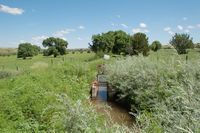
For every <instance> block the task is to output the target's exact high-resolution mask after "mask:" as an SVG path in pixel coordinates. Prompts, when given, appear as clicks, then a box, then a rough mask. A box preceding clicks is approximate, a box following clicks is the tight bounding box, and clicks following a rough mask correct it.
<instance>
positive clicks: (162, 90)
mask: <svg viewBox="0 0 200 133" xmlns="http://www.w3.org/2000/svg"><path fill="white" fill-rule="evenodd" d="M106 68H107V78H108V81H109V83H110V84H111V85H112V86H113V88H115V90H116V94H117V99H116V100H117V101H119V102H123V103H126V104H128V106H129V107H130V108H131V110H132V112H133V113H136V116H137V117H136V118H137V120H138V121H139V123H140V124H141V126H142V130H144V131H145V132H150V131H152V130H154V131H161V132H182V131H183V130H187V131H191V132H199V131H200V123H199V122H198V121H199V120H200V118H199V117H198V116H200V102H199V97H200V91H199V88H200V78H199V74H200V64H195V65H187V64H185V63H181V61H179V60H177V61H176V62H170V63H169V62H168V63H165V62H164V61H161V62H152V60H150V58H143V57H139V58H137V57H132V58H127V59H126V60H120V61H117V62H116V63H114V64H111V65H107V67H106Z"/></svg>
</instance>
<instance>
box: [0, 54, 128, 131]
mask: <svg viewBox="0 0 200 133" xmlns="http://www.w3.org/2000/svg"><path fill="white" fill-rule="evenodd" d="M68 56H69V58H68V60H67V59H66V60H67V61H63V60H62V59H60V60H58V58H56V59H54V63H53V64H51V63H47V62H44V60H45V61H46V60H47V58H45V57H43V58H45V59H43V58H42V59H43V62H42V61H41V57H37V58H38V59H36V60H35V58H33V60H26V62H25V61H23V63H28V64H27V66H26V70H25V71H22V72H21V71H20V75H17V76H13V75H11V76H9V77H7V73H5V72H2V74H1V75H2V77H4V79H1V80H0V101H1V103H0V132H2V133H4V132H5V133H10V132H11V133H12V132H26V133H32V132H49V133H54V132H69V133H70V132H72V133H74V132H76V133H78V132H130V129H128V128H126V127H123V126H119V125H114V124H111V125H108V123H107V121H106V120H105V118H104V117H103V116H100V115H99V114H97V113H96V111H95V110H94V108H93V107H91V105H90V104H89V102H88V101H89V99H88V98H89V83H90V81H91V80H92V79H93V78H94V76H95V72H96V70H95V68H96V65H97V64H98V63H100V62H101V60H93V61H87V62H85V60H86V59H88V58H85V57H84V56H83V55H82V54H81V56H78V55H76V56H77V58H78V59H77V58H75V57H74V56H73V58H72V57H71V56H70V55H68ZM85 56H87V57H91V55H90V56H88V54H85ZM6 58H7V57H6ZM39 60H40V61H39ZM16 61H17V62H19V61H20V62H21V61H22V60H16ZM32 61H35V62H34V63H33V62H32ZM8 64H9V63H8ZM31 64H33V65H32V66H30V65H31ZM22 65H24V64H22ZM28 67H29V68H28ZM6 77H7V78H6Z"/></svg>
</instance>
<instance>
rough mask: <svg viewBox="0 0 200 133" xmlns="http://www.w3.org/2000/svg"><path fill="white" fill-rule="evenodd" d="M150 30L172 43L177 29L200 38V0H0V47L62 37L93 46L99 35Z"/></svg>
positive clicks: (74, 45) (72, 43)
mask: <svg viewBox="0 0 200 133" xmlns="http://www.w3.org/2000/svg"><path fill="white" fill-rule="evenodd" d="M109 30H113V31H114V30H124V31H126V32H127V33H129V34H131V35H133V34H134V33H137V32H143V33H146V34H147V36H148V37H149V43H151V42H152V41H154V40H159V41H160V42H161V43H162V44H168V43H169V40H170V39H171V38H172V36H173V35H174V34H175V33H188V34H190V35H191V37H193V40H194V42H200V0H0V47H6V48H7V47H18V45H19V43H24V42H30V43H33V44H36V45H39V46H42V40H44V39H46V38H48V37H59V38H62V39H65V40H67V41H68V43H69V45H68V47H69V48H88V43H90V42H91V37H92V35H94V34H99V33H102V32H107V31H109Z"/></svg>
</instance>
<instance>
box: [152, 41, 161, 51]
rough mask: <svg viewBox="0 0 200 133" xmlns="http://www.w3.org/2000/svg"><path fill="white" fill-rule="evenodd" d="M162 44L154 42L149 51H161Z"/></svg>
mask: <svg viewBox="0 0 200 133" xmlns="http://www.w3.org/2000/svg"><path fill="white" fill-rule="evenodd" d="M161 47H162V44H161V43H160V42H159V41H154V42H152V44H151V46H150V49H151V50H153V51H154V52H156V51H158V50H159V49H161Z"/></svg>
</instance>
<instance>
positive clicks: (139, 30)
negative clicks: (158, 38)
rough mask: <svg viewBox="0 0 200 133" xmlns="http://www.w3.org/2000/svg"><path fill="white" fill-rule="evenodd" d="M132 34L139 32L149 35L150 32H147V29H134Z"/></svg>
mask: <svg viewBox="0 0 200 133" xmlns="http://www.w3.org/2000/svg"><path fill="white" fill-rule="evenodd" d="M132 32H133V33H138V32H142V33H148V32H149V30H147V29H141V28H134V29H132Z"/></svg>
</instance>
